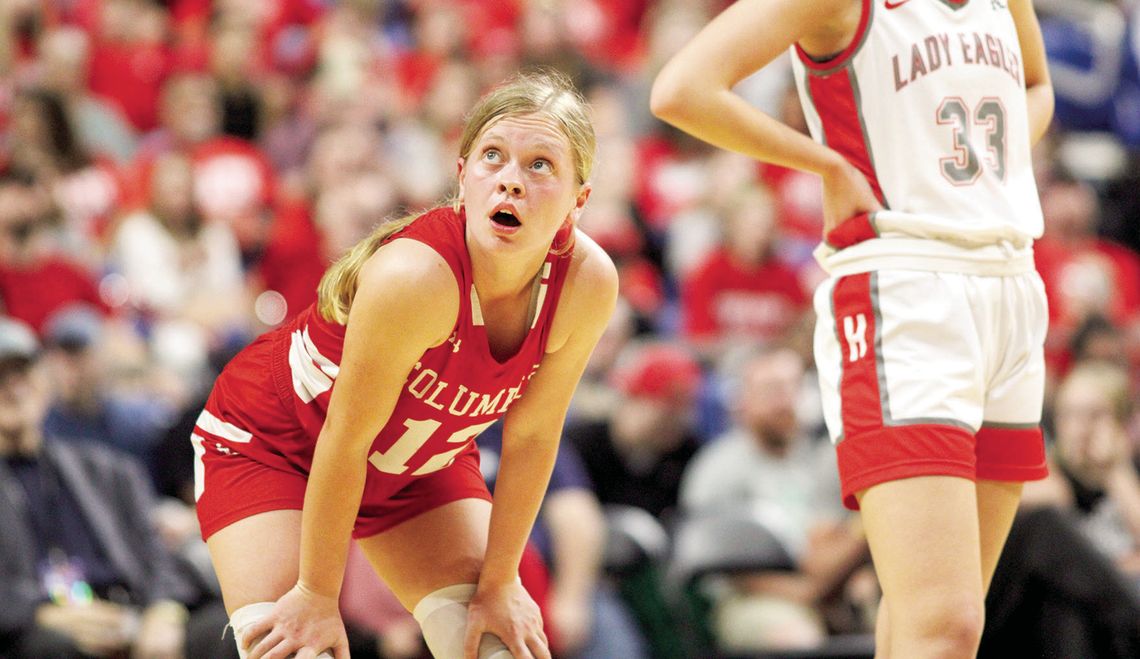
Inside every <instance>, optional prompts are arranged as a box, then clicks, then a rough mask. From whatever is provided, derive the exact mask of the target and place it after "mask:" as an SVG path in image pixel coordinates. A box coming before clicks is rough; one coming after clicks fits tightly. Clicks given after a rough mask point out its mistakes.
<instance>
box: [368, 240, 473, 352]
mask: <svg viewBox="0 0 1140 659" xmlns="http://www.w3.org/2000/svg"><path fill="white" fill-rule="evenodd" d="M459 300H460V297H459V283H458V281H457V279H456V276H455V273H454V272H453V271H452V269H451V266H450V265H449V264H448V262H447V259H445V258H444V257H443V255H441V254H440V253H439V252H438V251H436V250H435V249H433V248H432V247H431V246H429V245H427V244H425V243H422V242H420V241H418V240H412V239H406V238H397V239H396V240H393V241H392V242H390V243H387V244H385V245H383V246H382V247H381V248H380V249H378V250H376V253H375V254H373V255H372V256H370V257H369V258H368V260H367V261H365V263H364V265H363V266H362V267H361V269H360V274H359V277H358V279H357V288H356V295H355V296H354V298H353V304H352V307H353V308H352V311H351V312H350V314H349V323H350V324H351V322H352V319H353V318H354V317H360V316H361V315H364V314H363V313H362V312H365V311H366V310H371V311H372V312H373V313H369V314H367V315H370V316H371V315H373V314H378V315H376V316H375V318H376V319H377V320H383V321H384V322H385V324H387V323H399V324H404V323H407V329H408V330H409V332H412V331H413V330H414V333H416V334H419V333H420V332H423V333H424V334H423V336H424V338H425V339H427V338H430V337H437V338H438V340H434V339H433V340H432V343H431V344H432V345H435V344H436V343H439V342H442V341H443V340H445V339H446V338H447V336H448V334H450V332H451V330H452V327H453V326H454V324H455V319H456V318H457V317H458V315H459ZM362 307H363V308H362ZM409 338H410V337H409Z"/></svg>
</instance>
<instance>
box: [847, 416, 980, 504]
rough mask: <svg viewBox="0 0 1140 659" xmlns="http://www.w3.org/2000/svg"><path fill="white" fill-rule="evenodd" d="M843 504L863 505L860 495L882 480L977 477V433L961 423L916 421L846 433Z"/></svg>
mask: <svg viewBox="0 0 1140 659" xmlns="http://www.w3.org/2000/svg"><path fill="white" fill-rule="evenodd" d="M836 451H837V454H838V462H839V481H840V484H841V485H842V492H843V505H844V506H846V507H847V508H849V509H851V510H858V509H859V501H858V500H857V499H856V498H855V495H856V494H858V493H859V492H862V491H863V490H866V489H867V488H869V487H872V486H874V485H879V484H880V483H887V482H889V481H897V480H901V479H904V478H914V477H916V476H956V477H959V478H968V479H970V480H974V478H975V476H974V474H975V472H976V466H975V464H976V458H975V456H974V436H973V435H971V434H970V431H968V430H965V429H963V428H959V427H957V426H944V425H937V424H917V425H913V426H897V427H893V428H880V429H879V430H876V431H872V432H868V433H863V434H861V435H858V436H854V437H847V438H846V439H844V440H843V441H842V442H839V445H838V446H837V447H836Z"/></svg>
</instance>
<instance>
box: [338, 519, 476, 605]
mask: <svg viewBox="0 0 1140 659" xmlns="http://www.w3.org/2000/svg"><path fill="white" fill-rule="evenodd" d="M490 520H491V502H489V501H487V500H485V499H481V498H470V499H460V500H458V501H452V502H450V503H447V504H444V505H442V506H439V507H436V508H433V509H431V510H428V511H426V512H423V513H421V514H419V515H417V516H416V517H413V518H411V519H409V520H407V521H404V522H402V523H400V524H398V525H396V526H394V527H392V528H391V529H389V530H387V531H384V532H382V533H378V534H376V535H373V536H369V537H367V538H360V539H358V543H359V545H360V548H361V550H363V551H364V555H365V556H367V557H368V562H369V563H371V564H372V567H373V568H374V569H375V570H376V572H377V573H378V574H379V575H380V578H381V579H383V580H384V581H385V582H386V583H387V584H388V586H389V587H390V588H391V589H392V592H393V593H394V594H395V595H396V598H397V599H399V600H400V603H401V604H403V605H404V608H406V609H408V610H409V611H411V610H412V609H413V608H415V606H416V603H418V602H419V601H420V600H421V599H423V598H424V596H425V595H428V594H429V593H432V592H434V591H436V590H439V589H440V588H443V587H444V586H451V585H454V584H461V583H471V584H473V583H477V582H478V581H479V570H480V569H481V568H482V566H483V555H484V553H486V550H487V530H488V526H489V524H490Z"/></svg>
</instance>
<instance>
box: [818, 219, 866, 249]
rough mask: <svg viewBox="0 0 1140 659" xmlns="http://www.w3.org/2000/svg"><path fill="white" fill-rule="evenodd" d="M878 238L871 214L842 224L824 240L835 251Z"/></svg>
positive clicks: (829, 232)
mask: <svg viewBox="0 0 1140 659" xmlns="http://www.w3.org/2000/svg"><path fill="white" fill-rule="evenodd" d="M878 236H879V233H878V231H876V230H875V225H874V224H872V223H871V214H870V213H859V214H858V215H856V216H855V217H852V218H849V219H847V220H844V221H843V222H840V223H839V226H837V227H835V228H834V229H832V230H831V231H828V232H827V236H825V237H824V239H823V240H824V242H826V243H827V244H828V245H831V246H832V247H834V248H835V249H844V248H846V247H850V246H852V245H856V244H858V243H861V242H863V241H864V240H870V239H872V238H877V237H878Z"/></svg>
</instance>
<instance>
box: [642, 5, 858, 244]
mask: <svg viewBox="0 0 1140 659" xmlns="http://www.w3.org/2000/svg"><path fill="white" fill-rule="evenodd" d="M860 5H861V3H859V2H851V1H850V0H812V1H807V0H741V1H740V2H737V3H736V4H734V5H732V6H730V7H729V8H728V9H726V10H725V11H724V12H723V13H722V14H721V15H719V16H717V17H716V18H715V19H713V20H712V21H711V22H710V23H709V24H708V25H707V26H705V28H704V29H703V30H701V32H700V33H699V34H697V36H696V37H694V38H693V40H692V41H690V42H689V43H688V44H686V46H685V47H684V48H683V49H681V51H680V52H679V53H677V54H676V55H675V56H674V57H673V58H672V59H671V60H669V62H668V63H667V64H666V65H665V68H664V69H662V71H661V73H660V74H658V76H657V79H656V80H655V81H654V84H653V92H652V96H651V98H650V107H651V109H652V111H653V114H654V115H656V116H657V117H658V118H660V119H662V120H664V121H667V122H669V123H670V124H673V125H674V126H676V127H678V128H680V129H681V130H683V131H685V132H687V133H689V134H691V135H693V136H695V137H698V138H700V139H702V140H704V141H706V142H708V143H710V144H713V145H715V146H718V147H721V148H723V149H728V150H731V151H736V152H738V153H743V154H745V155H747V156H751V157H753V158H756V159H757V160H762V161H764V162H770V163H774V164H777V165H781V166H784V167H791V168H794V169H799V170H802V171H805V172H811V173H814V174H818V175H819V176H821V177H823V179H824V188H825V201H824V209H825V210H824V225H825V228H827V229H830V228H832V227H834V226H836V225H837V224H838V223H839V222H841V221H843V220H845V219H847V218H848V217H851V216H853V215H855V214H857V213H860V212H865V211H871V210H876V209H877V208H878V207H879V204H878V202H877V200H876V199H875V197H874V195H873V194H872V192H871V189H870V186H869V185H867V183H866V181H865V180H864V179H863V177H862V176H861V175H860V174H859V173H858V172H857V171H856V170H855V168H854V167H853V166H851V165H850V164H849V163H848V162H847V161H846V160H845V159H844V158H843V157H842V156H841V155H839V154H838V153H837V152H835V151H833V150H832V149H830V148H828V147H826V146H823V145H821V144H817V143H816V142H814V141H813V140H812V139H811V138H809V137H807V136H805V135H803V134H801V133H799V132H797V131H796V130H794V129H792V128H790V127H788V126H786V125H785V124H783V123H781V122H779V121H777V120H776V119H774V118H772V117H770V116H768V115H767V114H765V113H763V112H761V111H760V110H758V109H756V108H755V107H753V106H751V105H749V104H748V103H747V102H746V101H745V100H744V99H743V98H741V97H740V96H738V95H737V94H736V93H735V92H733V91H732V88H733V87H734V86H735V85H736V83H738V82H740V81H741V80H742V79H744V78H745V77H746V76H748V75H750V74H751V73H753V72H755V71H756V70H758V69H760V68H761V67H763V66H765V65H767V64H768V63H769V62H771V61H772V60H773V59H775V58H776V57H777V56H779V55H780V54H782V53H784V52H785V51H786V50H787V49H788V48H789V47H790V46H791V45H792V44H793V43H796V42H800V43H801V44H803V45H804V46H805V48H808V50H809V51H811V52H818V53H821V54H824V53H831V52H836V51H839V50H841V49H842V48H843V47H844V46H846V45H847V43H849V42H850V40H851V38H852V37H853V36H854V31H855V29H856V26H857V23H858V17H859V14H858V12H859V10H860ZM852 12H854V13H852Z"/></svg>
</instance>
